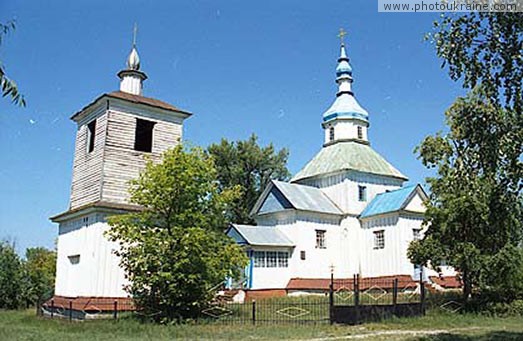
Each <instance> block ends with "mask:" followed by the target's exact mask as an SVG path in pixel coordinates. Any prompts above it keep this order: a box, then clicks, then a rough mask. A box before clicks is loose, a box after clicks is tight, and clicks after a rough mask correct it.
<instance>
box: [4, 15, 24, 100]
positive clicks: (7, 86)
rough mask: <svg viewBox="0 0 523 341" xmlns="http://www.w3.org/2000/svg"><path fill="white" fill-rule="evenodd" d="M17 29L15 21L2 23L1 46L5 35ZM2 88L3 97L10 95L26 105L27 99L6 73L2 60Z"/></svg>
mask: <svg viewBox="0 0 523 341" xmlns="http://www.w3.org/2000/svg"><path fill="white" fill-rule="evenodd" d="M14 29H15V22H14V21H8V22H7V23H5V24H2V23H0V46H1V45H2V41H3V38H4V36H5V35H7V34H8V33H9V32H10V31H12V30H14ZM0 88H1V89H2V97H7V96H10V97H11V100H12V102H13V103H15V104H17V105H20V106H23V107H24V106H25V99H24V96H22V95H21V94H20V92H19V91H18V86H17V85H16V83H15V81H14V80H12V79H9V77H7V75H6V73H5V67H4V65H2V63H1V62H0Z"/></svg>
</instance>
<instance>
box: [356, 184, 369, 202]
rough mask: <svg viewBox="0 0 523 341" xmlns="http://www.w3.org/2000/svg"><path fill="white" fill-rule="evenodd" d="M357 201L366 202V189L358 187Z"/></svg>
mask: <svg viewBox="0 0 523 341" xmlns="http://www.w3.org/2000/svg"><path fill="white" fill-rule="evenodd" d="M358 199H359V201H367V187H365V186H358Z"/></svg>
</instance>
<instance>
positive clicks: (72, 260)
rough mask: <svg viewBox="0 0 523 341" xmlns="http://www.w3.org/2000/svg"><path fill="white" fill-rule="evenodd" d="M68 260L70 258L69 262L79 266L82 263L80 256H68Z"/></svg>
mask: <svg viewBox="0 0 523 341" xmlns="http://www.w3.org/2000/svg"><path fill="white" fill-rule="evenodd" d="M67 258H69V262H70V263H71V264H78V263H80V255H71V256H67Z"/></svg>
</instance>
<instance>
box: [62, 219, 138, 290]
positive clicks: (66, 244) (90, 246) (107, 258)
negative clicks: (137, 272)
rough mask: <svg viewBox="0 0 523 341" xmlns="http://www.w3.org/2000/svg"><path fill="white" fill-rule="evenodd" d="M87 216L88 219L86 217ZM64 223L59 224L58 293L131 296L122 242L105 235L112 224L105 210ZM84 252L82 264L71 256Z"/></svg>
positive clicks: (81, 255)
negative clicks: (118, 253) (122, 262)
mask: <svg viewBox="0 0 523 341" xmlns="http://www.w3.org/2000/svg"><path fill="white" fill-rule="evenodd" d="M85 217H86V218H87V222H85V221H84V218H85ZM85 217H81V218H77V219H74V220H70V221H67V222H63V223H61V224H60V226H59V235H58V255H57V269H56V284H55V294H56V295H59V296H67V297H77V296H92V297H127V296H128V295H127V293H126V292H125V291H124V290H123V286H124V285H125V284H127V283H128V282H127V281H126V279H125V277H124V271H123V270H122V269H121V268H120V267H119V258H118V257H117V256H116V255H114V254H113V250H115V249H117V248H118V244H116V243H113V242H110V241H108V240H107V238H106V237H105V236H104V235H103V233H104V232H105V231H107V230H108V228H109V225H108V224H107V223H106V222H105V216H104V215H103V214H101V213H93V214H89V215H87V216H85ZM74 255H80V261H79V262H78V264H72V263H71V261H70V259H69V257H70V256H74Z"/></svg>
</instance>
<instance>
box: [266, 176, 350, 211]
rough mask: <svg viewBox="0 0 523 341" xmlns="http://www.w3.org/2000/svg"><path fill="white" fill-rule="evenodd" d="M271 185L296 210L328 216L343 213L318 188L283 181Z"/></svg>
mask: <svg viewBox="0 0 523 341" xmlns="http://www.w3.org/2000/svg"><path fill="white" fill-rule="evenodd" d="M273 183H274V186H276V188H278V189H279V190H280V191H281V193H282V194H283V195H284V196H285V197H286V198H287V199H288V200H289V202H290V203H291V205H292V206H293V207H294V208H295V209H297V210H303V211H313V212H321V213H330V214H342V213H343V212H342V211H341V210H340V209H339V207H338V206H336V204H335V203H334V202H332V201H331V200H330V199H329V197H328V196H327V195H326V194H325V193H323V191H322V190H321V189H319V188H316V187H312V186H305V185H299V184H291V183H288V182H283V181H273Z"/></svg>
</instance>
